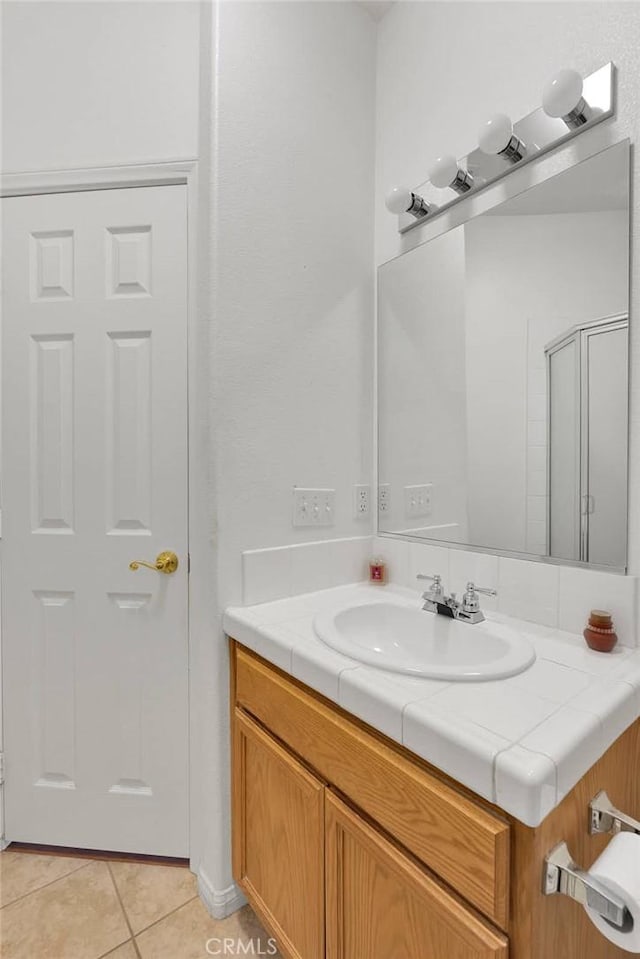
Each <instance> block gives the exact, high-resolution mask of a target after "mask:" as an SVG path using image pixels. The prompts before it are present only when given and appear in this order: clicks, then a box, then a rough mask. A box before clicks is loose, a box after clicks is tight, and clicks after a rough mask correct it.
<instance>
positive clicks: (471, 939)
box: [325, 790, 509, 959]
mask: <svg viewBox="0 0 640 959" xmlns="http://www.w3.org/2000/svg"><path fill="white" fill-rule="evenodd" d="M325 810H326V890H327V959H363V957H366V959H507V957H508V954H509V945H508V941H507V938H506V936H504V935H502V934H501V933H499V932H497V931H496V930H495V929H494V928H493V927H492V926H490V925H489V923H487V922H485V921H484V920H483V919H481V918H480V917H479V916H478V915H477V914H476V913H474V912H473V911H472V910H470V909H468V908H467V907H466V906H465V905H464V904H463V903H462V902H461V900H460V899H459V898H457V897H455V896H454V895H452V894H451V893H450V892H448V890H447V889H446V888H445V887H444V886H443V885H442V884H441V883H439V882H437V881H436V880H435V879H434V878H432V877H431V876H430V875H428V874H427V873H426V872H425V870H423V869H422V868H421V867H420V866H419V865H418V864H417V863H416V862H415V861H414V860H413V859H412V858H410V857H409V856H408V855H406V854H405V853H404V852H402V850H400V849H399V848H398V847H397V846H396V845H394V844H393V843H391V842H389V841H388V840H387V839H386V838H384V837H383V836H382V834H381V833H380V832H379V831H378V830H376V829H374V828H373V827H372V826H370V825H369V824H368V823H366V822H365V821H364V819H363V818H362V817H361V816H359V815H358V814H357V813H356V812H354V811H353V810H352V809H350V808H349V807H348V806H347V805H345V803H343V802H341V801H340V799H338V798H337V797H336V796H334V795H333V794H332V793H331V792H330V791H329V790H327V792H326V800H325Z"/></svg>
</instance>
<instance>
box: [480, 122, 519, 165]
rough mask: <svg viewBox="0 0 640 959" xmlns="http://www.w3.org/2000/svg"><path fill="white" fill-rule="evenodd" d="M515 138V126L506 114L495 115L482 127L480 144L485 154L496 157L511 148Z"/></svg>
mask: <svg viewBox="0 0 640 959" xmlns="http://www.w3.org/2000/svg"><path fill="white" fill-rule="evenodd" d="M512 136H513V124H512V122H511V120H510V119H509V117H508V116H507V115H506V113H495V114H494V115H493V116H492V117H489V119H488V120H485V122H484V123H483V124H482V126H481V127H480V130H479V132H478V143H479V145H480V149H481V150H482V152H483V153H486V154H488V155H489V156H494V155H495V154H497V153H502V151H503V150H506V148H507V147H508V146H509V141H510V140H511V137H512Z"/></svg>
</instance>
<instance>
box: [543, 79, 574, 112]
mask: <svg viewBox="0 0 640 959" xmlns="http://www.w3.org/2000/svg"><path fill="white" fill-rule="evenodd" d="M582 87H583V84H582V77H581V76H580V74H579V73H578V71H577V70H560V71H559V72H558V73H556V75H555V76H554V77H552V78H551V80H549V82H548V83H547V84H546V85H545V88H544V90H543V91H542V109H543V110H544V112H545V113H546V114H547V116H549V117H566V116H568V115H569V114H570V113H571V112H572V111H573V110H575V108H576V107H577V106H578V105H579V103H580V101H581V99H582Z"/></svg>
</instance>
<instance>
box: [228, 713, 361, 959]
mask: <svg viewBox="0 0 640 959" xmlns="http://www.w3.org/2000/svg"><path fill="white" fill-rule="evenodd" d="M233 739H234V764H233V765H234V769H233V871H234V877H235V879H236V881H237V882H238V883H239V884H240V886H241V887H242V889H243V890H244V892H245V893H246V895H247V898H248V899H249V902H250V903H251V905H252V906H253V907H254V909H255V911H256V912H257V913H258V915H259V917H260V918H261V919H262V920H263V922H264V923H265V925H266V926H267V927H268V928H269V929H270V931H271V932H273V934H274V936H275V937H276V939H277V940H278V945H279V947H280V951H281V952H282V954H283V955H284V956H286V957H287V959H324V793H325V788H324V783H322V782H321V781H320V780H319V779H316V777H315V776H312V775H311V774H310V773H309V772H308V771H307V770H306V769H305V767H304V766H303V765H302V764H301V763H299V762H298V761H297V760H296V759H294V757H293V756H292V755H291V754H290V753H288V752H287V751H286V750H285V749H283V748H282V747H281V746H280V745H279V744H278V743H277V742H276V740H275V739H273V738H272V737H271V736H269V735H268V734H267V733H266V732H264V731H263V730H262V729H261V728H260V727H259V726H258V725H257V724H256V723H254V722H253V721H252V720H251V719H249V718H248V717H247V716H246V715H245V714H244V713H242V712H241V711H240V710H239V709H236V710H235V718H234V736H233ZM360 959H362V957H360Z"/></svg>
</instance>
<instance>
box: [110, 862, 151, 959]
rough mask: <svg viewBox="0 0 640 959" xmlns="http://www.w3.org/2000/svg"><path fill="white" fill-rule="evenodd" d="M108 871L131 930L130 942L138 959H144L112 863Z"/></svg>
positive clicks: (128, 927) (125, 919)
mask: <svg viewBox="0 0 640 959" xmlns="http://www.w3.org/2000/svg"><path fill="white" fill-rule="evenodd" d="M107 869H108V871H109V876H110V878H111V884H112V886H113V888H114V890H115V894H116V897H117V899H118V902H119V903H120V908H121V909H122V914H123V916H124V921H125V922H126V924H127V929H128V930H129V933H130V934H131V939H130V941H131V942H132V943H133V949H134V952H135V954H136V956H137V957H138V959H142V957H141V956H140V950H139V949H138V944H137V942H136V937H135V935H134V932H133V929H132V928H131V923H130V922H129V915H128V913H127V910H126V909H125V905H124V902H123V901H122V896H121V895H120V890H119V889H118V883H117V882H116V877H115V876H114V875H113V870H112V869H111V863H110V862H107ZM120 945H121V946H123V945H126V943H120ZM116 948H118V949H119V948H120V946H117V947H116ZM111 951H112V952H113V949H112V950H111ZM105 955H107V956H108V955H109V953H106V954H105Z"/></svg>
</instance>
